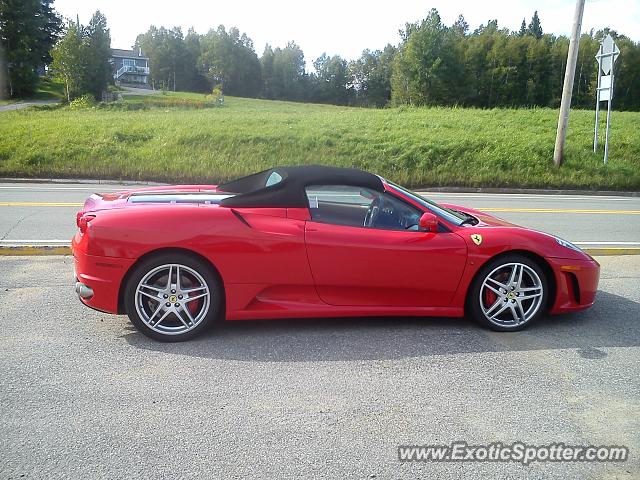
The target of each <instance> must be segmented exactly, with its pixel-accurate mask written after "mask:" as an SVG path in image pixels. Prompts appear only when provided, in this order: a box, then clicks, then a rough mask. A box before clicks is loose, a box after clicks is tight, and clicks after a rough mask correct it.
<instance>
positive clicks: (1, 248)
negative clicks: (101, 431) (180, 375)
mask: <svg viewBox="0 0 640 480" xmlns="http://www.w3.org/2000/svg"><path fill="white" fill-rule="evenodd" d="M582 251H583V252H585V253H587V254H589V255H591V256H592V257H610V256H615V255H640V247H592V248H583V249H582ZM43 255H71V247H70V246H68V245H15V244H13V245H12V244H0V256H43Z"/></svg>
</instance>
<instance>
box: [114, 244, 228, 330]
mask: <svg viewBox="0 0 640 480" xmlns="http://www.w3.org/2000/svg"><path fill="white" fill-rule="evenodd" d="M221 300H222V296H221V292H220V286H219V282H218V280H217V278H216V277H215V275H214V274H213V273H212V272H211V268H210V267H209V266H208V265H206V264H204V262H202V261H200V260H198V259H197V258H195V257H191V256H189V255H184V254H170V255H162V256H158V257H153V258H151V259H150V260H147V261H144V262H142V263H141V264H140V265H138V266H137V267H136V269H135V271H134V273H133V274H132V276H131V277H130V278H129V281H128V282H127V287H126V292H125V306H126V309H127V314H128V315H129V318H130V319H131V321H132V323H133V324H134V325H135V326H136V327H137V328H138V329H139V330H140V331H141V332H142V333H144V334H145V335H148V336H150V337H152V338H155V339H157V340H162V341H168V342H171V341H181V340H187V339H189V338H192V337H194V336H195V335H197V334H198V333H199V332H200V331H202V330H203V329H204V328H206V326H207V325H209V324H210V323H211V322H213V321H214V320H215V319H216V318H217V317H218V316H219V315H220V312H221V308H220V306H221Z"/></svg>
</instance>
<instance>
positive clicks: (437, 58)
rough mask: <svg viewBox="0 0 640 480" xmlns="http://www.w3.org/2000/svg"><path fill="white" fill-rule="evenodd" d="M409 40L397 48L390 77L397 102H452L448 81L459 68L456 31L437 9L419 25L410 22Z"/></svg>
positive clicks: (425, 103) (431, 103)
mask: <svg viewBox="0 0 640 480" xmlns="http://www.w3.org/2000/svg"><path fill="white" fill-rule="evenodd" d="M405 37H406V39H407V40H406V42H404V44H402V45H401V46H400V48H399V49H398V54H397V55H396V58H395V63H394V69H393V75H392V80H391V86H392V98H393V101H394V103H397V104H398V103H409V104H414V105H435V104H453V103H457V102H456V95H455V94H454V92H453V89H452V88H451V87H452V86H451V84H450V82H449V79H450V77H451V76H452V75H453V74H454V71H455V70H456V68H457V66H456V59H455V49H454V48H453V47H454V42H453V34H452V32H451V30H450V29H448V28H447V27H445V26H444V25H443V24H442V21H441V19H440V15H439V14H438V11H437V10H436V9H431V11H430V12H429V14H428V15H427V18H426V19H424V20H423V21H422V22H421V23H420V25H419V26H418V27H417V28H416V27H415V26H414V25H409V26H408V30H407V32H406V34H405Z"/></svg>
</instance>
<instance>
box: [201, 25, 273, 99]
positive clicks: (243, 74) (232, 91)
mask: <svg viewBox="0 0 640 480" xmlns="http://www.w3.org/2000/svg"><path fill="white" fill-rule="evenodd" d="M201 46H202V53H201V55H200V61H199V63H200V64H201V68H202V73H203V74H204V75H205V76H206V77H207V78H208V79H209V81H210V82H211V83H212V84H213V85H218V84H219V85H221V86H222V88H223V90H224V92H225V93H226V94H229V95H237V96H241V97H252V96H257V95H258V94H259V93H260V90H261V87H262V78H261V69H260V61H259V60H258V56H257V55H256V52H255V50H254V48H253V41H252V40H251V39H250V38H249V37H247V35H246V34H244V33H243V34H242V35H240V32H239V30H238V29H237V28H231V29H230V30H229V31H228V32H227V31H226V29H225V28H224V26H222V25H220V26H219V27H218V29H217V30H210V31H209V32H208V33H207V35H205V36H204V37H203V38H202V40H201Z"/></svg>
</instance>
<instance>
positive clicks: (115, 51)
mask: <svg viewBox="0 0 640 480" xmlns="http://www.w3.org/2000/svg"><path fill="white" fill-rule="evenodd" d="M111 56H112V57H119V58H143V59H145V60H149V57H147V56H146V55H145V54H144V53H143V54H142V55H138V50H121V49H119V48H112V49H111Z"/></svg>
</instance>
